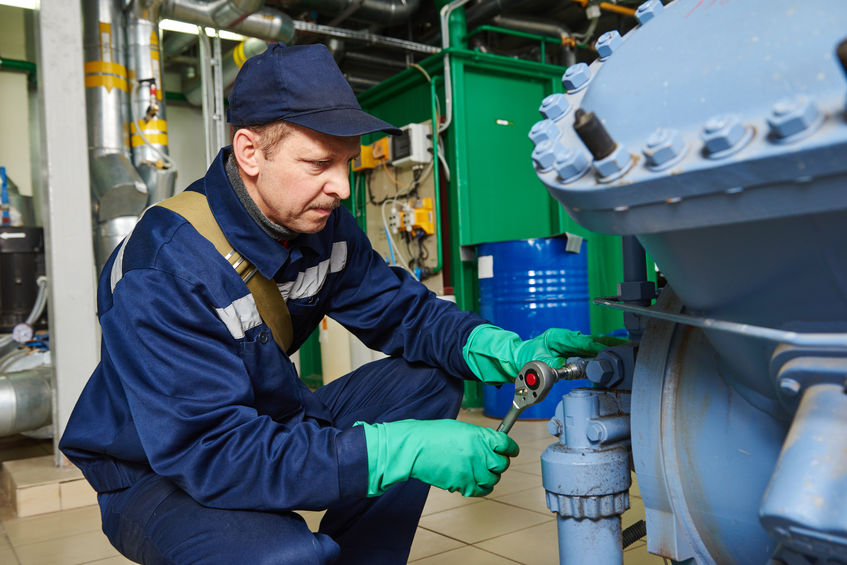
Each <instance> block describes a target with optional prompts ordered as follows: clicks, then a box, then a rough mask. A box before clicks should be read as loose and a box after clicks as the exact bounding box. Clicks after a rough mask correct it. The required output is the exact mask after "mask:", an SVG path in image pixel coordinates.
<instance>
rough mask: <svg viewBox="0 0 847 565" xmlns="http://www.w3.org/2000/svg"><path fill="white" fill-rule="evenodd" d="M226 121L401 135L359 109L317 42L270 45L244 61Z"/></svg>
mask: <svg viewBox="0 0 847 565" xmlns="http://www.w3.org/2000/svg"><path fill="white" fill-rule="evenodd" d="M227 119H228V120H229V123H231V124H232V125H234V126H252V125H260V124H267V123H270V122H276V121H279V120H285V121H286V122H291V123H293V124H297V125H300V126H303V127H307V128H309V129H313V130H315V131H319V132H321V133H326V134H329V135H335V136H339V137H350V136H354V135H364V134H366V133H373V132H377V131H384V132H386V133H390V134H395V135H396V134H400V133H401V132H400V130H399V129H397V128H396V127H394V126H392V125H391V124H389V123H388V122H385V121H383V120H380V119H379V118H376V117H374V116H371V115H370V114H368V113H366V112H364V111H363V110H362V107H361V106H359V101H358V100H356V95H355V94H353V89H352V88H350V84H348V82H347V80H346V79H345V78H344V75H343V74H341V69H339V68H338V65H337V64H336V63H335V59H333V58H332V54H331V53H330V52H329V49H327V48H326V46H325V45H322V44H319V43H317V44H314V45H292V46H290V47H289V46H286V45H284V44H282V43H272V44H270V45H269V46H268V48H267V49H266V50H265V51H264V52H262V53H260V54H258V55H255V56H253V57H250V58H249V59H247V60H246V61H245V62H244V65H243V66H242V67H241V70H240V71H239V72H238V76H236V77H235V83H234V84H233V86H232V92H231V93H230V95H229V109H228V110H227Z"/></svg>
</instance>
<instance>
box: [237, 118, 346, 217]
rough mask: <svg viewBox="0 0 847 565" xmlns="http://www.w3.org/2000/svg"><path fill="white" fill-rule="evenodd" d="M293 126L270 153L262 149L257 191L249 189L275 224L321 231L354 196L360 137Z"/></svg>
mask: <svg viewBox="0 0 847 565" xmlns="http://www.w3.org/2000/svg"><path fill="white" fill-rule="evenodd" d="M291 128H292V131H291V132H289V133H288V135H287V136H286V137H285V138H283V140H282V141H281V142H280V143H279V144H278V145H277V146H276V147H275V148H274V149H273V150H271V151H270V152H269V154H267V155H265V154H263V153H262V152H261V151H259V155H258V160H259V174H258V177H257V179H256V186H255V190H253V191H251V190H249V189H248V191H249V192H250V193H251V194H250V196H251V197H252V198H253V200H255V201H256V205H257V206H258V207H259V209H260V210H261V211H262V212H263V213H264V214H265V216H267V217H268V218H269V219H270V220H271V221H273V222H276V223H277V224H281V225H283V226H285V227H287V228H288V229H290V230H293V231H295V232H299V233H316V232H319V231H320V230H322V229H323V228H324V226H326V222H327V220H328V219H329V215H330V212H332V210H333V209H334V208H337V207H338V205H339V204H340V203H341V200H343V199H345V198H347V197H348V196H350V185H349V180H348V173H349V166H350V161H352V160H353V159H354V158H355V157H356V156H357V155H358V154H359V137H358V136H355V137H335V136H332V135H327V134H323V133H319V132H317V131H314V130H311V129H308V128H304V127H300V126H296V125H293V124H292V125H291Z"/></svg>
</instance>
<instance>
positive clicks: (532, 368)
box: [497, 358, 588, 434]
mask: <svg viewBox="0 0 847 565" xmlns="http://www.w3.org/2000/svg"><path fill="white" fill-rule="evenodd" d="M586 365H588V361H586V360H585V359H580V358H574V359H569V360H568V363H567V364H566V365H565V366H564V367H562V368H561V369H554V368H553V367H551V366H550V365H548V364H547V363H544V362H543V361H530V362H529V363H527V364H526V365H524V366H523V367H522V368H521V370H520V373H518V377H517V378H516V379H515V397H514V399H513V400H512V407H511V408H509V411H508V412H507V413H506V417H505V418H503V421H502V422H501V423H500V426H498V428H497V431H498V432H503V433H506V434H508V433H509V430H511V429H512V426H513V425H514V424H515V421H517V419H518V416H520V415H521V412H523V411H524V410H525V409H527V408H529V407H530V406H532V405H533V404H536V403H538V402H541V401H542V400H544V398H545V397H546V396H547V393H548V392H550V389H552V388H553V385H554V384H556V383H557V382H558V381H560V380H576V379H582V378H585V367H586Z"/></svg>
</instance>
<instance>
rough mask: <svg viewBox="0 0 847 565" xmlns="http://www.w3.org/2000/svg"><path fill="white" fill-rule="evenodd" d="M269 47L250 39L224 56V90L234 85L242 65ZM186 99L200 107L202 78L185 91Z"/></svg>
mask: <svg viewBox="0 0 847 565" xmlns="http://www.w3.org/2000/svg"><path fill="white" fill-rule="evenodd" d="M195 39H196V38H195ZM201 45H202V44H201ZM267 47H268V44H267V43H265V42H264V41H263V40H261V39H256V38H254V37H249V38H247V39H246V40H245V41H242V42H241V43H239V44H238V45H236V46H235V48H233V49H231V50H229V51H228V52H227V53H226V55H224V56H223V62H222V65H221V84H222V85H223V88H227V87H229V86H231V85H232V83H233V82H234V81H235V76H236V75H237V74H238V71H239V70H240V69H241V65H243V64H244V61H246V60H247V59H249V58H250V57H252V56H254V55H258V54H259V53H262V52H263V51H264V50H265V49H267ZM185 97H186V98H187V99H188V101H189V102H190V103H191V104H194V105H195V106H200V105H201V104H202V103H203V80H202V78H198V79H195V80H194V81H192V82H191V83H189V85H188V87H187V88H186V89H185Z"/></svg>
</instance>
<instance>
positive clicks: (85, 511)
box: [3, 506, 101, 547]
mask: <svg viewBox="0 0 847 565" xmlns="http://www.w3.org/2000/svg"><path fill="white" fill-rule="evenodd" d="M3 527H4V528H5V530H6V535H8V536H9V540H10V541H11V542H12V545H13V546H16V547H17V546H19V545H27V544H32V543H38V542H44V541H47V540H52V539H58V538H65V537H68V536H74V535H77V534H81V533H85V532H99V531H100V528H101V524H100V507H98V506H86V507H84V508H78V509H74V510H66V511H64V512H54V513H52V514H43V515H40V516H32V517H29V518H17V519H14V520H9V521H7V522H4V523H3Z"/></svg>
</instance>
